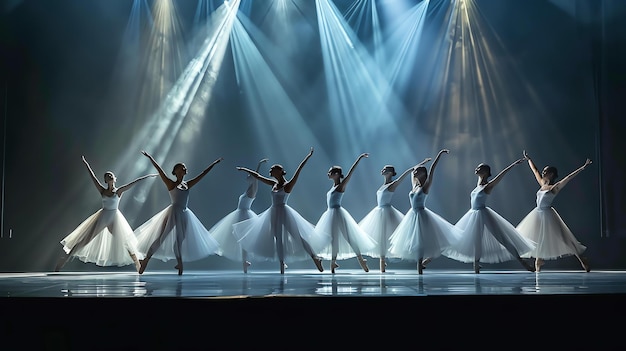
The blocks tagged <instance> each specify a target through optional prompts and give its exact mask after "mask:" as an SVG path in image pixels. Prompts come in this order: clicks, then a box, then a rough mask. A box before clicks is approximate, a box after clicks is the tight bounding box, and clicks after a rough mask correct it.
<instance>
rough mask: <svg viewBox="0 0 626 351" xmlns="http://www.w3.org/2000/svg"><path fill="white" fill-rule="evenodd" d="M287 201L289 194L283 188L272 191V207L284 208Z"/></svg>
mask: <svg viewBox="0 0 626 351" xmlns="http://www.w3.org/2000/svg"><path fill="white" fill-rule="evenodd" d="M288 199H289V193H286V192H285V189H284V188H280V189H278V190H276V191H272V206H285V204H286V203H287V200H288Z"/></svg>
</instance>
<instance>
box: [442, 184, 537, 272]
mask: <svg viewBox="0 0 626 351" xmlns="http://www.w3.org/2000/svg"><path fill="white" fill-rule="evenodd" d="M484 190H485V185H478V186H477V187H476V188H474V190H472V192H471V196H470V204H471V209H470V210H469V211H467V212H466V213H465V214H464V215H463V217H461V219H459V220H458V222H457V223H456V224H455V226H456V227H457V228H459V229H461V230H462V232H461V236H460V239H459V240H458V241H457V242H456V243H455V244H453V245H452V246H451V247H449V248H448V249H446V250H445V251H444V252H443V255H444V256H447V257H449V258H451V259H454V260H457V261H461V262H465V263H470V262H475V261H479V262H484V263H498V262H505V261H510V260H514V259H517V257H516V256H514V255H513V254H512V253H511V252H509V250H507V248H506V247H505V246H504V245H502V244H501V242H502V243H508V245H509V246H510V248H511V249H512V250H514V251H516V252H517V254H518V255H519V256H522V255H524V254H526V253H528V252H530V251H531V250H532V249H534V248H535V243H534V242H532V241H531V240H528V239H526V238H524V237H523V236H522V235H521V234H520V233H519V232H518V231H517V230H516V229H515V227H514V226H513V225H512V224H511V223H509V221H507V220H506V219H504V217H502V216H500V215H499V214H498V213H496V212H495V211H494V210H492V209H491V208H489V207H487V206H485V202H486V201H487V197H488V194H487V193H486V192H485V191H484Z"/></svg>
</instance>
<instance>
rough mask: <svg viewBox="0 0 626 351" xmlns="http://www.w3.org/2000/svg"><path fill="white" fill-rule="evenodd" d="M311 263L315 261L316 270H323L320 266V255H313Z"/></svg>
mask: <svg viewBox="0 0 626 351" xmlns="http://www.w3.org/2000/svg"><path fill="white" fill-rule="evenodd" d="M313 263H315V267H317V270H318V271H320V272H323V271H324V267H323V266H322V259H321V258H320V257H317V256H316V257H313Z"/></svg>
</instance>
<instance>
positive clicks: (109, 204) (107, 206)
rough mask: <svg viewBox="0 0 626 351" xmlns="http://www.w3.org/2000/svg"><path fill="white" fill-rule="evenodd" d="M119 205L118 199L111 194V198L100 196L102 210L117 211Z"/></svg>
mask: <svg viewBox="0 0 626 351" xmlns="http://www.w3.org/2000/svg"><path fill="white" fill-rule="evenodd" d="M119 204H120V197H119V196H117V194H113V196H106V195H102V209H104V210H117V208H118V206H119Z"/></svg>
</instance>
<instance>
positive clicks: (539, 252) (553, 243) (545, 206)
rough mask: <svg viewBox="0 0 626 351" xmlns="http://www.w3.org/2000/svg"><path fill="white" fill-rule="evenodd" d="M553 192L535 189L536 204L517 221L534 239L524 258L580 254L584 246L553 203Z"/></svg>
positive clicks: (527, 235) (526, 233)
mask: <svg viewBox="0 0 626 351" xmlns="http://www.w3.org/2000/svg"><path fill="white" fill-rule="evenodd" d="M555 197H556V194H555V193H553V192H551V191H549V190H541V189H540V190H539V191H537V207H535V208H534V209H533V210H531V211H530V212H529V213H528V214H527V215H526V217H524V219H522V220H521V221H520V223H519V224H518V225H517V230H518V231H519V232H520V233H521V234H522V236H524V237H526V238H528V239H529V240H532V241H534V242H536V243H537V246H536V248H535V249H534V250H532V251H530V252H528V253H525V254H524V255H523V256H522V257H524V258H530V257H534V258H540V259H543V260H555V259H558V258H561V257H566V256H571V255H580V254H582V253H583V252H584V251H585V250H586V249H587V247H586V246H584V245H582V244H581V243H580V242H579V241H578V239H576V237H575V236H574V234H573V233H572V231H571V230H570V229H569V228H568V226H567V225H566V224H565V222H564V221H563V219H562V218H561V216H560V215H559V214H558V212H557V211H556V210H555V209H554V208H553V207H552V201H554V198H555Z"/></svg>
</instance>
